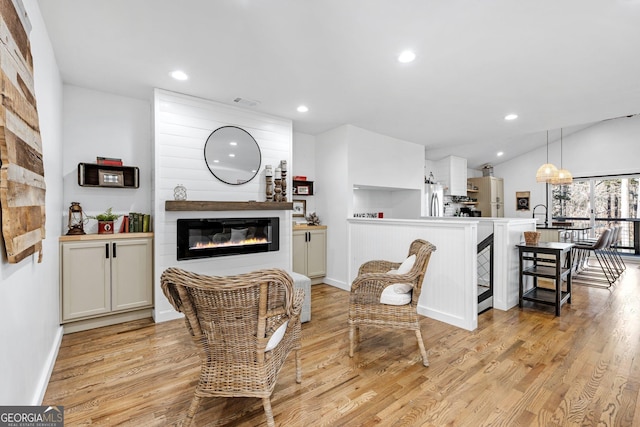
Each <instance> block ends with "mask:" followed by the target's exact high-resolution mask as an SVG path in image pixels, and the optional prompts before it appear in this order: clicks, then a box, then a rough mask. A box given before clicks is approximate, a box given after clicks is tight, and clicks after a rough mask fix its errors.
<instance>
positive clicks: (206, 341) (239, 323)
mask: <svg viewBox="0 0 640 427" xmlns="http://www.w3.org/2000/svg"><path fill="white" fill-rule="evenodd" d="M160 282H161V286H162V291H163V292H164V294H165V296H166V297H167V299H168V300H169V302H171V305H173V307H174V308H175V309H176V310H177V311H179V312H182V313H184V315H185V323H186V325H187V329H188V330H189V333H190V334H191V336H192V338H193V341H194V343H195V344H196V346H198V348H199V350H200V356H201V361H202V366H201V372H200V381H199V383H198V386H197V387H196V390H195V396H194V397H193V400H192V401H191V406H190V407H189V412H188V413H187V417H186V420H185V422H184V425H190V424H191V422H192V421H193V418H194V416H195V413H196V411H197V410H198V407H199V405H200V400H201V399H202V398H203V397H259V398H262V403H263V406H264V411H265V414H266V417H267V425H268V426H274V425H275V423H274V420H273V412H272V410H271V399H270V397H271V394H272V393H273V389H274V387H275V383H276V379H277V376H278V372H279V371H280V369H281V368H282V366H283V364H284V362H285V359H286V358H287V356H288V355H289V353H290V352H291V350H295V354H296V382H298V383H300V382H301V377H302V370H301V366H300V354H299V350H300V335H301V326H300V311H301V309H302V302H303V297H304V292H303V291H302V290H300V289H298V290H295V292H294V288H293V280H292V279H291V277H290V276H289V275H288V274H287V273H286V272H284V271H282V270H279V269H267V270H260V271H255V272H252V273H246V274H239V275H236V276H228V277H216V276H205V275H200V274H195V273H190V272H187V271H184V270H181V269H178V268H169V269H167V270H165V271H164V272H163V273H162V277H161V278H160ZM283 331H284V335H282V332H283ZM278 336H281V340H280V341H279V342H278V343H277V345H275V347H274V348H272V349H269V348H268V347H272V346H273V345H274V341H277V338H276V337H278ZM272 337H273V339H272ZM270 340H271V342H270Z"/></svg>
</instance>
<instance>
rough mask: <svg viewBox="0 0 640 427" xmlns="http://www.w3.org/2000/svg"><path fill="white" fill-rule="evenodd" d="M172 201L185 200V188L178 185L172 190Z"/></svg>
mask: <svg viewBox="0 0 640 427" xmlns="http://www.w3.org/2000/svg"><path fill="white" fill-rule="evenodd" d="M173 199H174V200H187V187H185V186H184V185H182V184H178V185H176V186H175V188H174V189H173Z"/></svg>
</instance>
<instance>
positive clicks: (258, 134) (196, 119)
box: [153, 89, 292, 321]
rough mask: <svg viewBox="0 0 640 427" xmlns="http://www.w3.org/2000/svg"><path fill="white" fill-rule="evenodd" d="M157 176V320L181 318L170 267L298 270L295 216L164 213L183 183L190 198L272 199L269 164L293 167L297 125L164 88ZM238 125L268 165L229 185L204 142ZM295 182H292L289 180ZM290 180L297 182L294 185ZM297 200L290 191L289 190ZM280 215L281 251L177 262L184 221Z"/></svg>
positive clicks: (157, 115) (157, 111)
mask: <svg viewBox="0 0 640 427" xmlns="http://www.w3.org/2000/svg"><path fill="white" fill-rule="evenodd" d="M154 122H155V123H154V148H153V151H154V172H153V181H154V182H153V184H154V185H153V206H154V212H155V229H154V233H155V234H154V254H155V265H154V271H155V285H154V302H155V313H154V315H155V319H156V321H164V320H169V319H172V318H176V317H178V316H179V314H178V313H176V312H175V311H174V310H173V307H171V305H170V304H169V302H168V301H167V299H166V298H165V296H164V294H163V293H162V290H161V288H160V275H161V274H162V272H163V271H164V270H165V269H166V268H168V267H179V268H183V269H185V270H190V271H194V272H196V273H202V274H213V275H229V274H237V273H242V272H248V271H253V270H257V269H260V268H271V267H277V268H284V269H290V268H291V232H292V230H291V229H292V227H291V211H283V210H273V211H215V212H192V211H189V212H173V211H168V212H167V211H165V201H166V200H173V189H174V187H175V186H176V185H177V184H183V185H184V186H185V187H186V188H187V198H188V200H206V201H214V200H215V201H249V200H257V201H265V199H266V193H265V187H266V180H265V175H264V167H265V165H269V164H270V165H272V166H273V168H274V169H275V167H276V166H277V165H279V163H280V161H281V160H286V161H287V165H289V164H291V150H292V130H291V128H292V124H291V121H290V120H287V119H282V118H278V117H273V116H268V115H264V114H259V113H256V112H254V111H251V110H245V109H239V108H236V107H231V106H228V105H225V104H220V103H217V102H213V101H207V100H204V99H201V98H194V97H191V96H187V95H182V94H178V93H174V92H168V91H164V90H160V89H156V90H155V94H154ZM228 125H232V126H238V127H240V128H242V129H244V130H246V131H248V132H249V133H250V134H251V135H252V136H253V137H254V138H255V140H256V142H257V143H258V145H259V146H260V150H261V154H262V164H261V165H260V170H259V172H258V175H257V176H256V177H255V178H254V179H253V180H251V181H249V182H248V183H246V184H243V185H229V184H225V183H223V182H221V181H219V180H218V179H217V178H216V177H214V176H213V175H212V174H211V172H210V171H209V169H208V168H207V165H206V163H205V160H204V144H205V142H206V140H207V138H208V137H209V135H210V134H211V132H213V131H214V130H216V129H218V128H219V127H221V126H228ZM288 179H289V178H288ZM289 182H291V181H290V180H289ZM287 192H288V200H291V186H290V185H289V186H288V187H287ZM266 216H268V217H276V216H277V217H279V218H280V250H279V251H277V252H265V253H259V254H247V255H236V256H227V257H217V258H206V259H197V260H188V261H177V256H176V224H177V220H178V219H179V218H225V217H252V218H253V217H266Z"/></svg>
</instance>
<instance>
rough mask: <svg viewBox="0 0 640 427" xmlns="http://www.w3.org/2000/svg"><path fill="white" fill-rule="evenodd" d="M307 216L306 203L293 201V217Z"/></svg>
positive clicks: (304, 201)
mask: <svg viewBox="0 0 640 427" xmlns="http://www.w3.org/2000/svg"><path fill="white" fill-rule="evenodd" d="M306 215H307V201H306V200H294V201H293V216H299V217H305V216H306Z"/></svg>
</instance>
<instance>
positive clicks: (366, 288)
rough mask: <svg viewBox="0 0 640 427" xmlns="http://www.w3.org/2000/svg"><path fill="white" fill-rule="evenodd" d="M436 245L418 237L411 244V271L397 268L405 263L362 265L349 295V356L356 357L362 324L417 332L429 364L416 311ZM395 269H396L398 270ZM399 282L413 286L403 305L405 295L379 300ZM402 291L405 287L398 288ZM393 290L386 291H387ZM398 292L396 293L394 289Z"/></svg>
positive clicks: (373, 262) (424, 362)
mask: <svg viewBox="0 0 640 427" xmlns="http://www.w3.org/2000/svg"><path fill="white" fill-rule="evenodd" d="M435 250H436V247H435V246H434V245H433V244H431V243H429V242H427V241H425V240H421V239H416V240H414V241H413V242H412V243H411V246H410V247H409V254H408V255H407V257H411V256H412V255H415V262H413V264H412V265H411V267H410V269H409V271H408V272H406V273H404V274H402V273H401V272H399V271H397V269H399V268H400V266H401V265H402V263H400V262H391V261H384V260H377V261H368V262H366V263H364V264H362V265H361V266H360V269H359V270H358V277H356V278H355V280H354V281H353V283H352V284H351V294H350V297H349V320H348V323H349V357H353V352H354V350H355V346H356V344H357V342H358V341H359V338H360V327H361V326H364V327H375V328H388V329H404V330H411V331H414V332H415V336H416V338H417V341H418V347H419V348H420V354H421V355H422V364H423V365H424V366H429V360H428V359H427V351H426V349H425V347H424V341H423V339H422V333H421V331H420V322H419V316H418V312H417V308H418V299H419V298H420V292H421V289H422V281H423V279H424V276H425V273H426V271H427V266H428V265H429V259H430V258H431V254H432V253H433V252H434V251H435ZM393 270H396V271H395V272H394V271H393ZM396 283H401V284H405V285H408V286H405V289H406V288H410V289H409V290H408V292H406V293H404V298H405V301H406V302H405V303H404V304H400V299H401V297H402V296H403V294H400V293H396V294H395V295H390V297H394V298H393V300H394V303H391V302H390V303H387V304H385V303H383V302H380V298H381V295H382V293H383V292H384V290H385V289H386V288H392V285H394V284H396ZM399 290H402V289H399ZM389 292H393V291H387V293H389ZM394 293H395V292H394Z"/></svg>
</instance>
